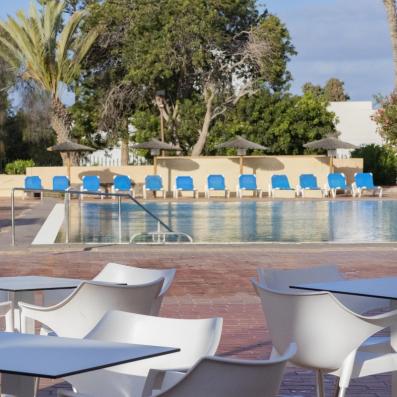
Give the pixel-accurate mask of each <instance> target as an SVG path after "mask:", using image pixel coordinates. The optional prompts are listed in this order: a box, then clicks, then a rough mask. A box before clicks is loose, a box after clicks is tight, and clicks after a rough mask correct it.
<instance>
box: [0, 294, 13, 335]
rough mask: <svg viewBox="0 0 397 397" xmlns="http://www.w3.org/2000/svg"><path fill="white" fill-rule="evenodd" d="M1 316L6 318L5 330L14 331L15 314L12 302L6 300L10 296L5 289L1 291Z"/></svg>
mask: <svg viewBox="0 0 397 397" xmlns="http://www.w3.org/2000/svg"><path fill="white" fill-rule="evenodd" d="M0 297H1V298H3V297H4V300H3V299H1V298H0V300H1V301H0V318H1V317H4V320H5V331H6V332H13V331H14V321H13V320H14V316H13V313H12V302H10V301H8V300H6V299H7V298H8V296H7V294H6V293H4V294H3V291H0Z"/></svg>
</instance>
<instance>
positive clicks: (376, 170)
mask: <svg viewBox="0 0 397 397" xmlns="http://www.w3.org/2000/svg"><path fill="white" fill-rule="evenodd" d="M352 157H361V158H363V159H364V172H372V173H373V174H374V182H375V184H378V185H395V184H396V179H397V154H396V152H395V150H394V149H393V148H391V147H390V146H387V145H384V146H380V145H367V146H363V147H361V148H359V149H356V150H355V151H354V152H353V153H352Z"/></svg>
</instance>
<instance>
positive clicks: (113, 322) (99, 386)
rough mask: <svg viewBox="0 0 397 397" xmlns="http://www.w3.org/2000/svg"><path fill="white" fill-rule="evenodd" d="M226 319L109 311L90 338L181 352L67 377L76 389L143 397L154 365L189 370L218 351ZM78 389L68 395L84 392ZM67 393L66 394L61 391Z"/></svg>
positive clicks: (116, 396) (99, 396) (98, 396)
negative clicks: (163, 316) (181, 317)
mask: <svg viewBox="0 0 397 397" xmlns="http://www.w3.org/2000/svg"><path fill="white" fill-rule="evenodd" d="M221 333H222V319H221V318H210V319H199V320H184V319H174V318H162V317H154V316H143V315H138V314H132V313H124V312H120V311H112V312H108V313H107V314H106V315H105V316H104V317H103V318H102V320H101V321H100V322H99V323H98V325H97V326H96V327H95V328H94V329H93V330H92V331H91V332H90V333H89V334H88V335H87V338H89V339H96V340H105V341H112V342H122V343H136V344H145V345H155V346H169V347H178V348H180V349H181V351H180V352H178V353H173V354H169V355H164V356H159V357H153V358H148V359H145V360H141V361H136V362H132V363H128V364H123V365H119V366H116V367H112V368H109V369H103V370H98V371H93V372H89V373H86V374H81V375H74V376H70V377H67V378H66V380H67V381H68V382H70V383H71V384H72V385H73V388H74V389H75V391H76V392H78V393H82V394H83V395H85V394H87V395H92V396H95V397H109V396H112V397H138V396H139V397H140V396H141V395H142V390H143V387H144V384H145V380H146V377H147V374H148V372H149V370H150V369H151V368H156V369H159V370H169V369H178V370H185V371H187V370H188V369H189V368H191V367H192V366H193V365H194V364H195V363H196V362H197V361H198V360H199V359H200V358H202V357H204V356H212V355H213V354H215V352H216V350H217V348H218V344H219V341H220V338H221ZM78 393H74V394H73V393H71V392H69V394H65V395H74V396H80V394H78ZM61 395H63V394H61Z"/></svg>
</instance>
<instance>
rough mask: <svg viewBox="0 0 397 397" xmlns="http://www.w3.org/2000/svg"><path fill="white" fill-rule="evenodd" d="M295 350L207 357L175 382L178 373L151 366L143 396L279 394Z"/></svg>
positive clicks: (270, 396)
mask: <svg viewBox="0 0 397 397" xmlns="http://www.w3.org/2000/svg"><path fill="white" fill-rule="evenodd" d="M295 352H296V347H295V345H294V344H291V345H290V346H289V348H288V349H287V351H286V352H285V354H283V355H282V356H280V357H277V358H272V359H270V360H266V361H259V360H258V361H252V360H236V359H228V358H220V357H206V358H203V359H201V360H200V361H199V362H198V363H197V364H196V365H195V366H194V367H193V368H192V369H191V370H190V371H189V372H188V373H187V374H180V375H182V377H180V379H179V381H178V382H177V383H174V382H173V381H171V384H170V382H169V381H168V378H169V377H170V375H174V379H173V380H176V379H177V377H176V376H175V375H177V374H176V373H171V374H170V373H167V372H166V373H164V372H163V371H157V370H151V371H150V373H149V376H148V379H147V381H146V385H145V390H144V392H143V394H142V397H148V396H159V397H160V396H161V397H203V396H205V397H259V396H260V397H275V396H276V395H277V394H278V391H279V388H280V384H281V381H282V376H283V371H284V368H285V365H286V363H287V361H288V360H289V359H290V358H291V357H292V356H293V355H294V354H295ZM167 381H168V382H167ZM172 383H174V384H172ZM159 389H160V390H159ZM153 392H154V393H153Z"/></svg>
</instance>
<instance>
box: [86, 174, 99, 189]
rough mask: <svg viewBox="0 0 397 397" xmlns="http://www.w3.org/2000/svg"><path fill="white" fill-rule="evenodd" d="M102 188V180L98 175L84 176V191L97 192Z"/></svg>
mask: <svg viewBox="0 0 397 397" xmlns="http://www.w3.org/2000/svg"><path fill="white" fill-rule="evenodd" d="M100 186H101V179H100V178H99V176H97V175H85V176H83V189H85V190H88V191H93V192H96V191H98V190H99V188H100Z"/></svg>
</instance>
